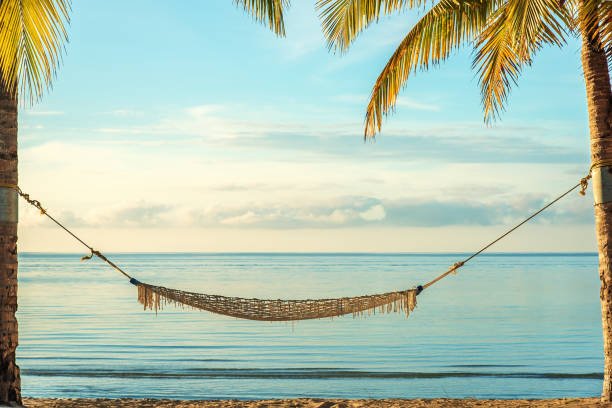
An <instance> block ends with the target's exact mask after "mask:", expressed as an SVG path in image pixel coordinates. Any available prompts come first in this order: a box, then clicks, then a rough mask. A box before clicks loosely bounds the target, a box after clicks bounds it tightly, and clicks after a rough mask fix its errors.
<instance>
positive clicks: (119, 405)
mask: <svg viewBox="0 0 612 408" xmlns="http://www.w3.org/2000/svg"><path fill="white" fill-rule="evenodd" d="M23 403H24V406H25V407H31V408H43V407H45V408H47V407H48V408H60V407H61V408H77V407H84V408H87V407H92V408H93V407H101V408H110V407H113V408H171V407H172V408H213V407H219V408H230V407H231V408H233V407H240V408H265V407H275V408H302V407H303V408H365V407H368V408H382V407H394V408H404V407H406V408H422V407H423V408H424V407H427V408H450V407H464V408H476V407H479V408H482V407H492V408H503V407H508V408H518V407H536V408H544V407H586V408H599V407H609V406H610V405H609V404H606V403H602V402H600V400H599V397H593V398H556V399H540V400H527V399H520V400H503V399H493V400H491V399H452V398H435V399H395V398H394V399H360V400H348V399H325V398H296V399H272V400H250V401H241V400H214V401H212V400H168V399H132V398H120V399H106V398H58V399H56V398H24V400H23Z"/></svg>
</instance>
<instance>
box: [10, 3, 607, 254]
mask: <svg viewBox="0 0 612 408" xmlns="http://www.w3.org/2000/svg"><path fill="white" fill-rule="evenodd" d="M293 3H294V4H292V6H291V8H290V10H289V11H288V13H287V16H286V28H287V36H286V38H278V37H276V36H274V35H273V34H272V33H271V32H270V31H269V30H268V29H266V28H265V27H264V26H262V25H260V24H257V23H256V22H254V21H253V20H252V18H251V17H249V16H247V15H246V14H245V13H244V12H243V11H242V10H240V9H238V8H236V7H235V6H234V4H233V2H232V1H230V0H214V1H213V0H211V1H207V2H201V1H197V0H183V1H181V2H167V1H161V0H131V1H129V2H125V1H117V0H108V1H104V2H102V1H86V2H74V4H73V12H72V21H71V24H70V27H69V35H70V42H69V44H68V45H67V47H66V54H65V56H64V59H63V63H62V66H61V68H60V70H59V71H58V75H57V78H56V80H55V82H54V86H53V89H51V90H49V92H47V93H46V94H45V96H44V97H43V99H42V100H41V101H40V102H39V103H37V104H36V105H34V106H27V105H24V106H22V108H21V111H20V119H19V126H20V132H19V140H20V150H19V154H20V158H19V160H20V162H19V171H20V185H21V188H22V189H23V190H24V191H26V192H28V193H30V195H31V196H32V197H33V198H36V199H38V200H40V201H41V202H42V203H43V205H44V206H45V207H46V208H47V209H48V211H49V212H50V213H51V214H53V215H54V216H56V217H57V218H58V219H60V220H61V221H63V222H64V223H65V224H66V225H67V226H69V227H72V228H74V229H75V231H77V232H78V233H79V234H81V235H82V237H83V238H84V239H85V240H86V241H88V242H90V243H91V245H93V246H94V247H96V248H98V249H100V250H103V251H115V252H192V251H199V252H200V251H201V252H209V251H210V252H221V251H223V252H225V251H228V252H232V251H237V252H258V251H272V252H276V251H291V252H362V251H367V252H461V251H471V250H476V249H478V248H479V247H480V246H482V245H483V244H485V243H486V242H488V241H489V240H491V239H492V238H494V237H495V236H496V235H498V234H500V233H501V232H503V231H504V230H505V229H506V228H508V227H509V226H511V225H512V224H513V223H516V222H518V221H520V220H521V219H522V218H524V217H525V216H526V215H528V214H529V213H530V211H533V210H536V209H537V208H539V207H540V206H541V205H543V204H544V203H545V202H546V201H547V200H550V199H551V198H553V197H555V196H556V195H558V194H559V193H561V192H563V191H565V190H567V189H568V188H569V187H571V186H572V185H574V184H576V183H577V182H578V180H579V179H580V178H581V177H582V176H584V175H585V173H586V171H587V170H588V167H589V151H588V146H589V145H588V122H587V113H586V102H585V90H584V83H583V79H582V76H581V65H580V50H579V43H578V41H576V40H575V39H573V38H570V39H569V40H568V44H567V45H566V46H565V47H564V48H561V49H559V48H545V49H543V50H542V51H541V52H540V53H539V54H538V55H537V57H536V58H535V59H534V62H533V65H532V66H531V67H528V68H527V69H526V70H525V71H524V72H523V75H522V76H521V79H520V82H519V85H518V87H516V88H514V89H513V91H512V93H511V96H510V100H509V104H508V108H507V110H506V112H505V113H504V114H503V115H502V118H501V120H500V121H497V122H495V123H494V124H492V125H491V126H488V125H486V124H485V123H484V122H483V113H482V107H481V105H480V94H479V90H478V81H477V77H476V75H475V73H474V71H473V70H472V69H471V60H472V53H471V50H470V49H469V47H468V48H465V49H462V50H459V51H458V52H456V53H455V54H453V55H452V57H451V58H449V59H448V60H447V61H446V62H445V63H444V64H442V65H441V66H439V67H436V68H434V69H431V70H430V71H428V72H419V73H417V74H416V75H415V76H413V77H411V78H410V79H409V81H408V84H407V86H406V88H405V89H404V90H403V92H402V93H401V96H400V98H399V100H398V104H397V109H396V111H395V114H393V115H391V116H390V117H389V118H388V119H387V120H386V122H385V124H384V126H383V131H382V133H381V134H379V135H378V136H377V138H376V140H375V141H374V142H364V140H363V137H362V135H363V118H364V112H365V105H366V103H367V100H368V95H369V92H370V90H371V87H372V85H373V83H374V81H375V80H376V77H377V76H378V73H379V72H380V70H381V69H382V68H383V67H384V65H385V63H386V61H387V59H388V58H389V57H390V55H391V54H392V52H393V51H394V49H395V47H396V46H397V44H398V43H399V42H400V41H401V39H402V38H403V36H404V35H405V34H406V33H407V32H408V30H409V29H410V27H411V26H412V24H414V22H415V21H416V20H417V18H418V16H419V14H418V13H417V12H405V13H401V14H398V15H394V16H391V17H388V18H383V19H381V21H380V22H379V23H378V24H375V25H373V26H371V27H370V28H368V29H367V30H366V31H365V32H364V33H363V34H362V35H360V37H359V38H358V39H357V41H356V42H355V43H354V45H353V46H352V47H351V49H350V50H349V51H348V52H347V53H346V54H342V55H340V54H338V53H334V52H330V51H329V50H328V48H327V46H326V44H325V40H324V38H323V35H322V33H321V28H320V21H319V19H318V16H317V12H316V10H315V8H314V3H313V2H298V1H294V2H293ZM19 228H20V229H19V235H20V238H19V248H20V250H21V251H41V252H79V251H82V247H80V246H79V244H78V243H76V242H75V241H73V240H72V239H71V238H70V237H69V236H67V235H66V234H65V233H63V232H62V231H60V230H58V228H56V227H55V226H54V225H52V224H51V223H50V222H49V221H48V220H47V219H46V218H45V217H41V216H40V215H39V214H38V213H37V211H36V210H35V209H33V208H28V207H27V205H25V204H24V203H22V205H21V207H20V227H19ZM493 250H494V251H520V252H524V251H589V252H590V251H595V250H596V244H595V238H594V227H593V209H592V198H591V196H590V194H587V196H586V197H581V196H579V195H578V194H571V195H570V196H569V197H568V198H566V199H565V200H564V201H563V202H562V203H560V204H559V205H557V206H555V207H554V208H553V209H552V210H550V211H549V212H547V213H546V214H545V215H544V216H542V217H541V218H539V219H538V220H537V222H534V223H531V224H529V225H527V226H525V227H523V229H521V230H520V231H518V232H517V233H516V234H513V235H512V236H511V237H509V238H507V239H506V240H505V241H504V242H502V243H500V244H499V245H497V246H495V247H494V248H493Z"/></svg>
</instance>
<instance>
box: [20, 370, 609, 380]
mask: <svg viewBox="0 0 612 408" xmlns="http://www.w3.org/2000/svg"><path fill="white" fill-rule="evenodd" d="M22 373H23V374H24V375H29V376H38V377H84V378H87V377H89V378H94V377H102V378H262V379H266V378H268V379H281V378H282V379H323V378H325V379H333V378H381V379H382V378H396V379H435V378H453V377H494V378H540V379H592V380H601V379H603V373H533V372H510V373H508V372H473V371H449V372H403V371H359V370H339V369H305V368H288V369H251V368H245V369H236V368H227V369H223V368H205V369H189V370H181V371H171V372H170V371H169V372H162V371H144V370H142V371H137V370H133V371H119V370H68V369H57V370H46V369H23V370H22Z"/></svg>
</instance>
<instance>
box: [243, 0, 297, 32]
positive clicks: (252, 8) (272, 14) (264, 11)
mask: <svg viewBox="0 0 612 408" xmlns="http://www.w3.org/2000/svg"><path fill="white" fill-rule="evenodd" d="M234 3H235V4H236V5H237V6H238V7H242V8H243V9H244V11H246V12H247V13H248V14H250V15H252V16H253V18H254V19H255V20H256V21H258V22H260V23H263V24H265V25H267V26H268V27H269V28H270V29H271V30H272V31H274V33H275V34H276V35H279V36H281V37H284V36H285V22H284V17H283V12H284V9H285V8H287V7H289V0H234Z"/></svg>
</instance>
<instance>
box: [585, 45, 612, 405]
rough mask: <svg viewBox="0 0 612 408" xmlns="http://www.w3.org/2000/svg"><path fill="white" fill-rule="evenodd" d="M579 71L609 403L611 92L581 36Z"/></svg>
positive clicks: (598, 54)
mask: <svg viewBox="0 0 612 408" xmlns="http://www.w3.org/2000/svg"><path fill="white" fill-rule="evenodd" d="M582 68H583V70H584V79H585V83H586V91H587V106H588V112H589V127H590V134H591V161H592V163H594V164H596V163H602V162H603V164H604V165H603V166H601V167H596V168H594V169H593V194H594V198H595V228H596V234H597V246H598V249H599V278H600V280H601V291H600V298H601V317H602V325H603V343H604V381H603V391H602V393H601V399H602V401H605V402H612V132H611V131H610V126H611V125H612V89H611V86H610V74H609V72H608V62H607V59H606V55H605V53H604V51H603V50H602V49H601V48H600V47H599V46H598V41H596V40H595V39H592V38H588V37H587V36H586V35H583V39H582Z"/></svg>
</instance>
